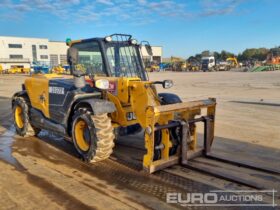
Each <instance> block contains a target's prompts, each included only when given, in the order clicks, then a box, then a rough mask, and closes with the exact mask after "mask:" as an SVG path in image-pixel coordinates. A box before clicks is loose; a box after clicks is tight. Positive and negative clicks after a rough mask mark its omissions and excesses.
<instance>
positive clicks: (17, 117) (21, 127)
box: [12, 97, 41, 137]
mask: <svg viewBox="0 0 280 210" xmlns="http://www.w3.org/2000/svg"><path fill="white" fill-rule="evenodd" d="M12 108H13V119H14V126H15V129H16V133H17V134H18V135H20V136H23V137H29V136H37V135H38V134H39V133H40V131H41V129H40V128H36V127H35V126H33V125H31V123H30V121H29V103H28V102H27V100H26V99H25V98H23V97H16V98H15V99H14V100H13V107H12Z"/></svg>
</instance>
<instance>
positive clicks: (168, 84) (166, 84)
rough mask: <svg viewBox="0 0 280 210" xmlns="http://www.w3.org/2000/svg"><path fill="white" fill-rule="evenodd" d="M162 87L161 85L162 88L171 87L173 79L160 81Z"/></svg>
mask: <svg viewBox="0 0 280 210" xmlns="http://www.w3.org/2000/svg"><path fill="white" fill-rule="evenodd" d="M162 87H163V88H164V89H168V88H171V87H173V81H172V80H164V81H163V82H162Z"/></svg>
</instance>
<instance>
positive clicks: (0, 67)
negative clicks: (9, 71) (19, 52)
mask: <svg viewBox="0 0 280 210" xmlns="http://www.w3.org/2000/svg"><path fill="white" fill-rule="evenodd" d="M3 73H4V69H3V67H2V65H0V74H3Z"/></svg>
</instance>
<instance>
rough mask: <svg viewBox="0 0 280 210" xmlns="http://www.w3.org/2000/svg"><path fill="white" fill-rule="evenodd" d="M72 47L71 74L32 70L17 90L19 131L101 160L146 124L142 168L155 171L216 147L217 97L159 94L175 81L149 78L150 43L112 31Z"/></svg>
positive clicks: (14, 101) (15, 105)
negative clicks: (66, 143)
mask: <svg viewBox="0 0 280 210" xmlns="http://www.w3.org/2000/svg"><path fill="white" fill-rule="evenodd" d="M68 45H69V50H68V53H67V59H68V62H69V65H70V66H71V74H72V75H73V77H72V76H67V75H56V74H33V75H32V76H31V77H29V78H27V79H26V80H25V82H24V84H23V85H22V91H20V92H17V93H15V94H14V96H13V99H12V109H13V116H14V124H15V128H16V132H17V134H19V135H21V136H32V135H37V134H38V133H39V132H40V131H41V129H45V130H48V131H51V132H54V133H57V134H59V135H62V136H64V137H65V138H68V139H69V140H71V141H72V142H73V144H74V146H75V148H76V150H77V152H78V153H79V155H80V156H81V158H82V159H83V160H84V161H87V162H97V161H101V160H105V159H107V158H109V156H110V155H111V154H112V152H113V147H114V139H115V137H116V136H115V135H118V133H124V134H130V133H132V132H136V131H137V130H139V128H142V130H143V131H144V141H145V148H146V150H147V151H146V154H145V155H144V157H143V168H144V169H145V170H147V171H148V172H149V173H153V172H155V171H157V170H160V169H162V168H165V167H168V166H171V165H173V164H177V163H182V164H186V163H187V160H188V159H190V158H192V157H195V156H198V155H201V154H202V153H203V152H204V153H205V152H208V151H209V150H210V146H211V144H212V142H213V139H214V119H215V107H216V101H215V99H213V98H209V99H206V100H200V101H191V102H182V101H181V100H180V98H179V97H178V96H177V95H174V94H171V93H159V94H158V93H157V91H156V87H155V86H156V85H157V84H161V85H162V86H163V87H164V88H169V87H171V86H172V85H173V83H172V81H171V80H165V81H156V82H152V81H149V80H148V75H147V73H146V71H145V68H144V64H143V60H142V55H141V48H142V47H145V49H146V50H147V51H148V53H149V54H151V53H152V52H151V47H150V45H149V44H148V43H147V42H142V43H141V44H138V43H137V41H136V40H135V39H132V37H131V36H130V35H124V34H114V35H111V36H107V37H105V38H92V39H85V40H78V41H69V42H68ZM203 108H205V110H206V114H205V115H204V116H201V110H202V109H203ZM197 122H204V125H205V129H204V147H203V148H198V147H197V145H196V144H197V132H196V123H197ZM117 130H119V131H122V132H116V131H117ZM124 131H125V132H124ZM131 141H133V140H131Z"/></svg>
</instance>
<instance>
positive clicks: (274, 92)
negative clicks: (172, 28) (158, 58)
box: [0, 71, 280, 209]
mask: <svg viewBox="0 0 280 210" xmlns="http://www.w3.org/2000/svg"><path fill="white" fill-rule="evenodd" d="M26 77H27V76H21V75H0V160H1V161H0V167H1V172H0V189H1V190H0V209H178V208H182V206H179V205H176V204H168V203H167V202H166V193H168V192H209V191H210V190H214V189H216V190H217V189H227V190H228V189H243V190H247V189H251V188H249V187H248V186H240V185H238V184H236V183H232V182H230V181H226V180H223V179H220V178H217V177H212V176H208V175H205V174H202V173H200V172H196V171H191V170H189V169H184V170H182V169H181V168H180V167H179V166H174V167H171V168H168V169H166V170H164V171H161V172H158V173H155V174H153V175H148V174H146V173H144V172H143V171H142V170H140V169H139V163H140V164H141V157H142V155H143V154H142V153H143V145H144V143H143V139H142V138H141V135H137V136H129V137H127V138H124V139H122V140H120V143H119V145H118V142H117V143H116V144H117V145H116V151H115V152H114V154H113V156H112V157H111V158H110V159H108V160H106V161H103V162H100V163H97V164H93V165H90V164H86V163H83V162H82V161H81V160H80V159H79V158H78V156H77V153H76V152H75V150H74V147H73V145H72V144H71V143H69V142H66V141H64V140H63V139H62V138H61V137H59V136H56V135H54V134H52V133H49V132H45V131H43V132H41V134H40V135H39V137H32V138H22V137H19V136H17V135H16V134H15V131H14V127H13V119H12V115H11V97H12V95H13V94H14V93H15V92H16V91H19V90H20V89H21V84H22V83H23V81H24V79H25V78H26ZM149 77H150V80H152V81H161V80H164V79H172V80H173V81H174V87H172V88H171V89H163V88H162V87H160V85H158V86H157V87H158V92H171V93H176V94H178V95H179V96H180V97H181V98H182V100H183V101H189V100H200V99H205V98H209V97H214V98H216V99H217V110H216V127H215V136H216V137H215V142H214V144H213V152H214V153H217V154H221V155H224V156H227V157H229V158H231V157H232V158H234V159H237V160H240V161H244V162H253V163H255V164H259V165H260V166H261V165H263V166H266V167H269V168H274V169H278V170H280V71H278V72H277V71H275V72H258V73H251V72H205V73H204V72H194V73H189V72H187V73H185V72H155V73H150V74H149ZM201 131H202V130H201V127H199V132H200V133H201ZM130 146H132V148H129V147H130ZM123 160H129V161H128V162H126V163H124V162H123ZM133 161H135V162H133ZM225 167H226V166H225ZM182 172H185V174H184V175H183V176H181V174H182ZM177 175H180V177H178V176H177ZM256 179H257V178H256ZM273 179H274V183H275V185H274V186H275V188H276V189H277V190H278V194H277V195H276V202H278V203H277V204H280V203H279V200H280V196H279V195H280V192H279V191H280V184H279V183H280V178H279V177H278V178H277V177H276V178H275V177H274V176H273ZM260 184H262V183H260ZM264 184H265V183H264ZM265 187H267V188H268V189H269V190H271V187H273V186H272V185H271V182H270V183H268V184H267V185H265ZM269 199H270V197H267V198H266V199H265V201H267V202H269ZM189 209H223V208H218V207H217V208H210V207H209V208H208V207H205V208H197V207H190V208H189ZM230 209H246V208H241V207H232V208H230ZM248 209H249V208H248ZM255 209H263V208H257V207H256V208H255ZM267 209H273V208H267Z"/></svg>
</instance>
